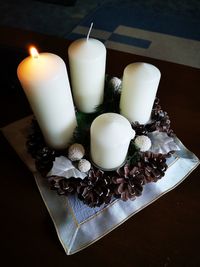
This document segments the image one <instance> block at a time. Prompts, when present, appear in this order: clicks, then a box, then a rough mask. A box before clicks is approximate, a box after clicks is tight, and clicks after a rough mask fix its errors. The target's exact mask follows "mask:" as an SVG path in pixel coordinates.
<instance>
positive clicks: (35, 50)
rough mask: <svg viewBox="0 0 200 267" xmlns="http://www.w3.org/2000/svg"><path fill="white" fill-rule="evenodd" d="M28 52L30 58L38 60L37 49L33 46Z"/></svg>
mask: <svg viewBox="0 0 200 267" xmlns="http://www.w3.org/2000/svg"><path fill="white" fill-rule="evenodd" d="M29 52H30V54H31V56H32V57H33V58H38V56H39V53H38V51H37V49H36V48H35V47H34V46H31V47H30V49H29Z"/></svg>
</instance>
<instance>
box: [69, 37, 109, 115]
mask: <svg viewBox="0 0 200 267" xmlns="http://www.w3.org/2000/svg"><path fill="white" fill-rule="evenodd" d="M68 55H69V66H70V75H71V84H72V92H73V97H74V101H75V104H76V106H77V108H78V109H79V110H80V111H82V112H85V113H92V112H94V111H95V108H96V107H97V106H98V105H100V104H101V103H102V102H103V95H104V82H105V66H106V48H105V46H104V44H103V43H102V42H100V41H98V40H96V39H92V38H84V39H79V40H76V41H74V42H73V43H72V44H71V45H70V46H69V49H68Z"/></svg>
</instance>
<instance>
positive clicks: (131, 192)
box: [112, 165, 144, 201]
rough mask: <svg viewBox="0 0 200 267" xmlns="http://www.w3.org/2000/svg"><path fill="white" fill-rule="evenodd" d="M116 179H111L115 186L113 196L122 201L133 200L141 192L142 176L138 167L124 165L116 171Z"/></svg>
mask: <svg viewBox="0 0 200 267" xmlns="http://www.w3.org/2000/svg"><path fill="white" fill-rule="evenodd" d="M117 173H118V175H119V176H118V177H113V178H112V181H113V183H114V184H115V185H116V186H115V190H114V191H115V196H116V197H117V198H119V197H120V198H121V199H122V200H123V201H126V200H128V199H131V200H134V199H135V198H136V196H140V195H141V194H142V190H143V187H142V186H143V179H144V177H143V174H142V173H141V171H140V169H139V168H138V167H133V168H132V167H131V166H128V165H125V166H124V167H122V168H120V169H119V170H118V171H117Z"/></svg>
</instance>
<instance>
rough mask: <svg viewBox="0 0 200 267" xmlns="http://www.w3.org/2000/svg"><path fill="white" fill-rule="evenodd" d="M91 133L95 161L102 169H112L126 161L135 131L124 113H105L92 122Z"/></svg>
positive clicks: (91, 146)
mask: <svg viewBox="0 0 200 267" xmlns="http://www.w3.org/2000/svg"><path fill="white" fill-rule="evenodd" d="M90 134H91V140H90V141H91V144H90V153H91V157H92V160H93V162H94V163H95V164H96V165H97V166H99V167H100V168H102V169H105V170H111V169H115V168H118V167H119V166H120V165H121V164H123V162H124V161H125V159H126V155H127V152H128V147H129V144H130V141H131V139H133V138H134V136H135V131H134V130H133V129H132V128H131V124H130V122H129V121H128V120H127V119H126V118H124V117H123V116H122V115H120V114H117V113H104V114H102V115H100V116H98V117H97V118H96V119H95V120H94V121H93V122H92V125H91V129H90Z"/></svg>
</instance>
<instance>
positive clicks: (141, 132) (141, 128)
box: [131, 121, 148, 135]
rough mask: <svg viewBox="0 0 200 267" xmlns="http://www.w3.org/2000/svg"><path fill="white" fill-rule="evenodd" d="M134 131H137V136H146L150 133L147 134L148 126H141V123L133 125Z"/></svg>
mask: <svg viewBox="0 0 200 267" xmlns="http://www.w3.org/2000/svg"><path fill="white" fill-rule="evenodd" d="M131 126H132V128H133V130H135V134H136V135H146V134H147V133H148V132H147V129H146V125H144V124H139V122H137V121H136V122H134V123H132V124H131Z"/></svg>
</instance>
